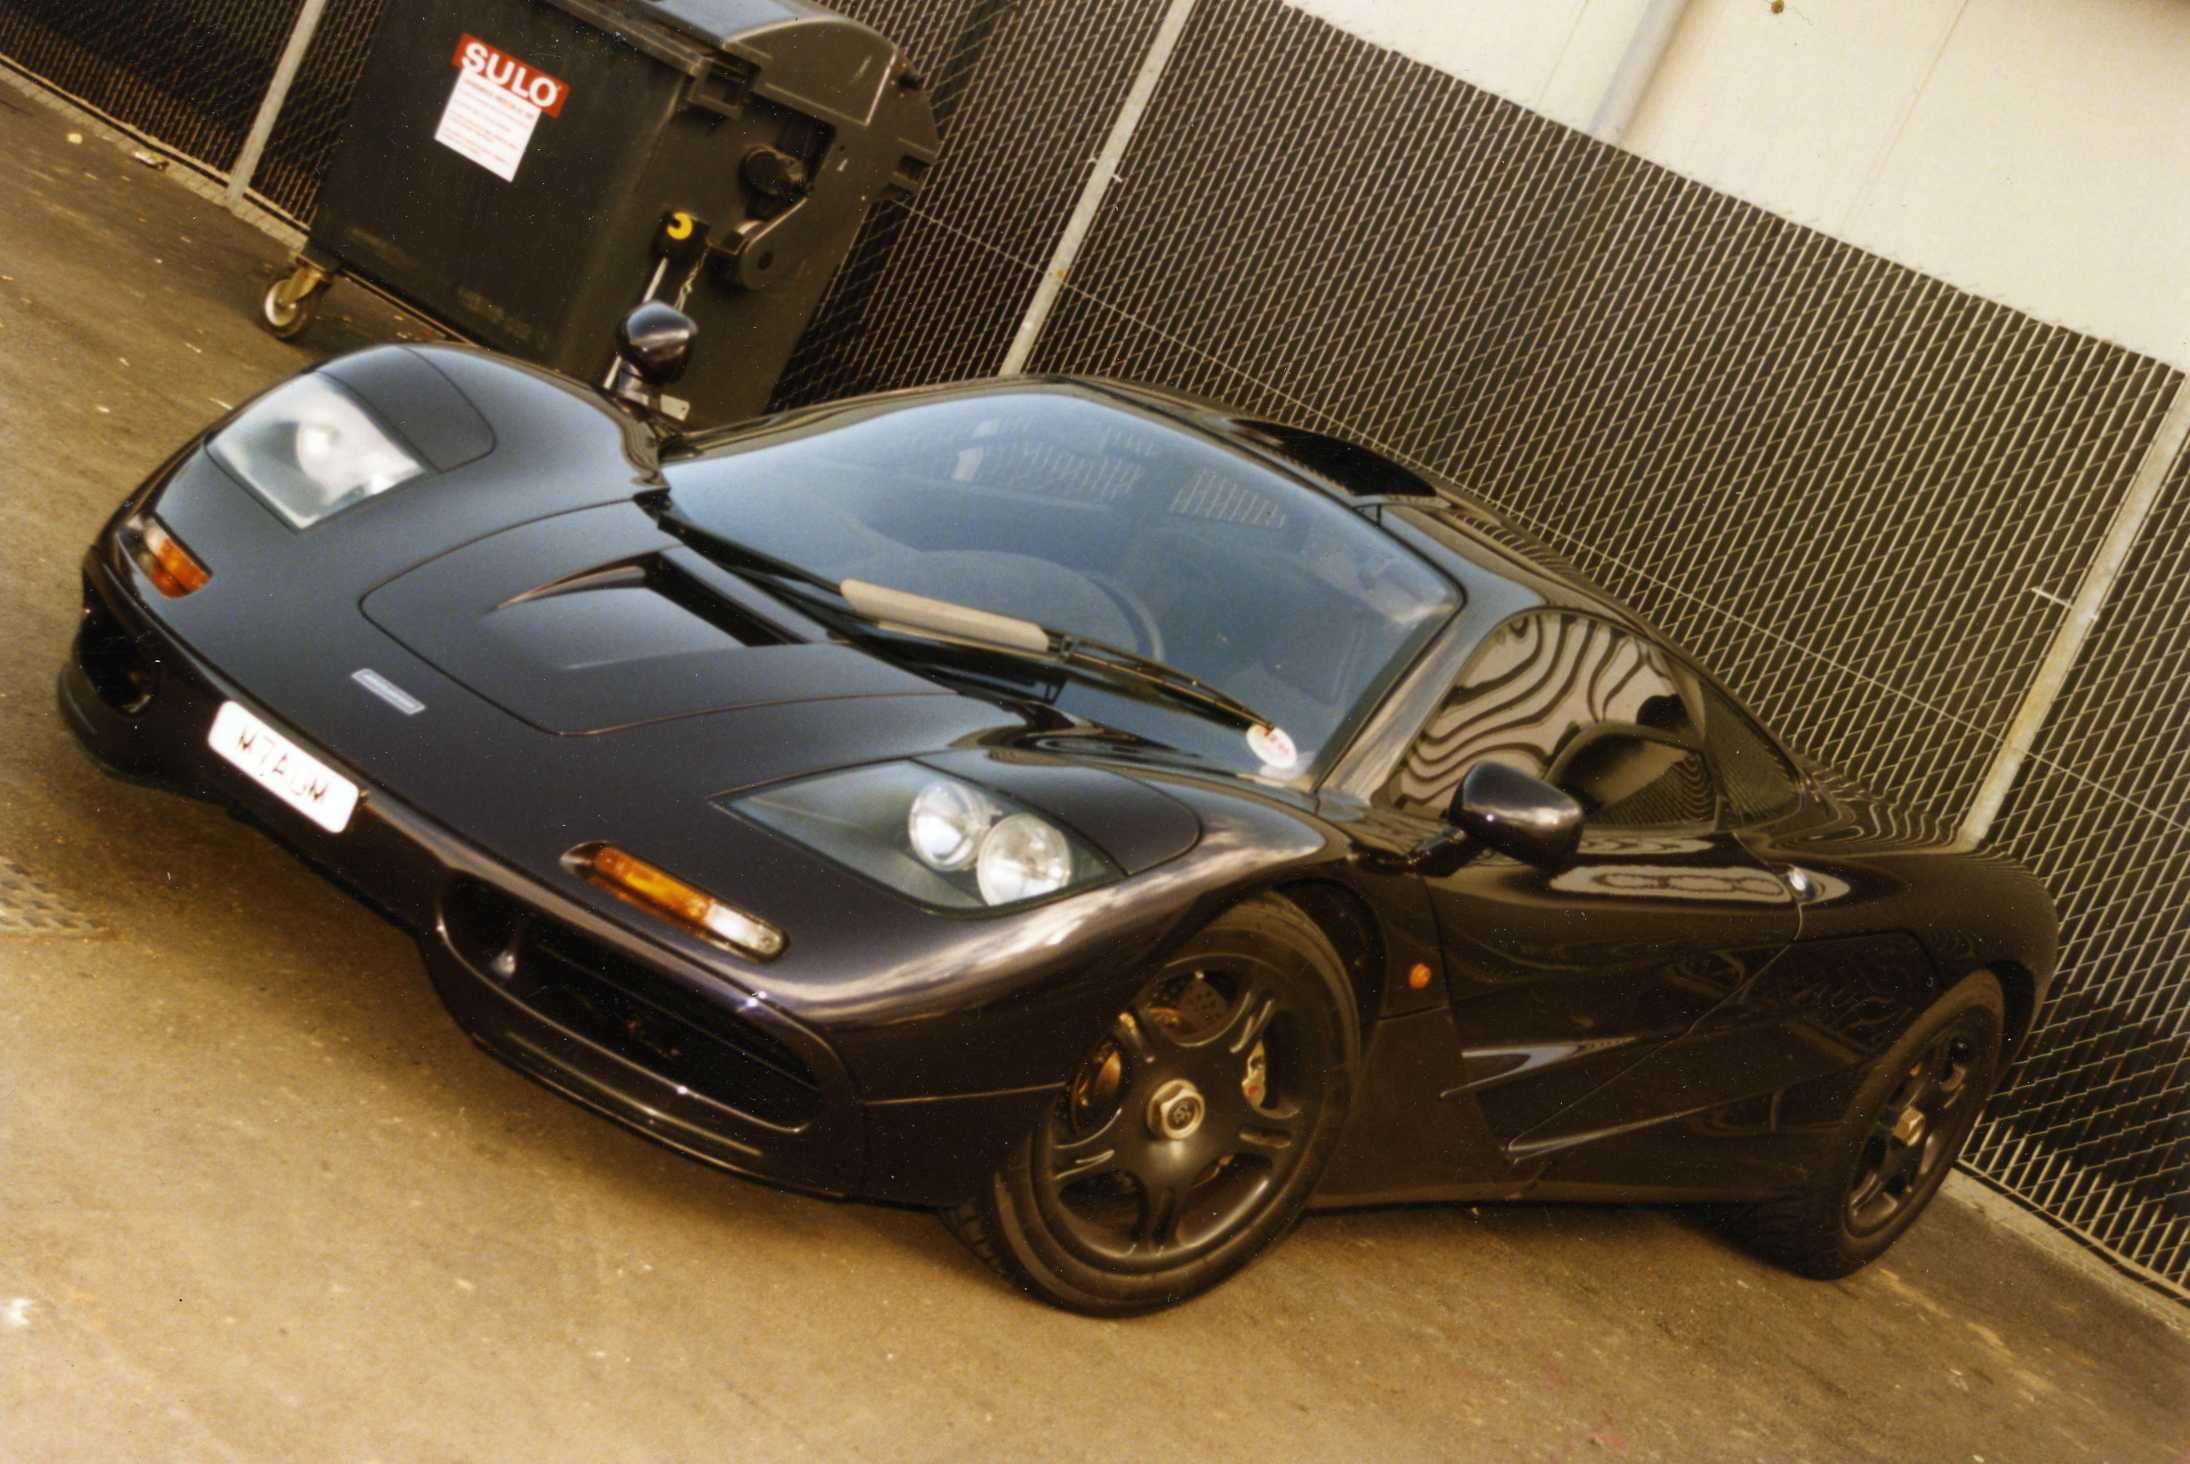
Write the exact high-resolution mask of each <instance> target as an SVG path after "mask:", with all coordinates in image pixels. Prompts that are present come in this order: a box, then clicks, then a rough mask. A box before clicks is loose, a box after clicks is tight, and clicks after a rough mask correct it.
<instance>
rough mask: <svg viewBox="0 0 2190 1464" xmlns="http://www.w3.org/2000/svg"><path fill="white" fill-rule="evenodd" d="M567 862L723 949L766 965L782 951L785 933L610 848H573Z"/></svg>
mask: <svg viewBox="0 0 2190 1464" xmlns="http://www.w3.org/2000/svg"><path fill="white" fill-rule="evenodd" d="M570 860H571V863H572V864H573V865H575V866H576V867H577V869H578V870H579V871H580V872H581V873H583V874H584V875H585V876H586V877H587V878H588V879H590V880H592V881H593V882H594V883H595V884H597V885H600V886H602V887H603V888H605V889H608V890H610V891H612V892H614V893H615V894H618V895H621V896H623V897H624V898H625V899H627V900H630V901H632V902H633V903H634V904H638V905H642V906H644V907H646V908H647V909H649V910H652V911H653V912H654V913H655V914H657V915H662V916H665V917H667V918H668V919H670V920H672V921H674V922H676V923H677V924H679V925H683V926H686V927H688V928H689V929H691V930H693V931H696V932H697V933H699V934H701V935H704V936H707V937H709V938H710V939H713V940H715V941H717V942H719V943H721V944H724V945H728V946H731V947H734V948H735V949H737V950H739V951H742V952H744V953H745V954H747V955H750V956H757V957H758V958H760V959H761V960H764V961H765V960H768V959H769V958H771V957H773V956H776V955H780V954H781V953H782V951H783V932H782V931H780V930H778V929H776V928H775V927H774V926H773V925H770V924H768V923H767V922H766V921H765V920H757V919H755V918H754V917H753V916H751V915H748V914H746V913H745V912H744V911H742V910H734V909H732V908H731V907H730V906H728V905H725V904H724V903H722V901H720V900H718V899H716V898H715V897H714V896H713V895H710V894H708V893H707V892H706V891H705V890H701V889H695V888H694V887H693V886H691V885H688V884H686V883H685V882H684V881H683V880H681V879H679V878H677V877H676V876H675V875H673V874H671V873H669V872H668V871H667V870H664V869H660V868H657V867H656V866H654V865H652V864H649V863H647V862H646V861H645V860H644V859H641V858H639V857H638V856H637V855H635V854H628V853H626V852H624V851H623V850H622V849H619V848H617V847H616V846H615V845H614V844H589V845H585V846H583V847H581V848H578V849H573V850H572V851H571V853H570Z"/></svg>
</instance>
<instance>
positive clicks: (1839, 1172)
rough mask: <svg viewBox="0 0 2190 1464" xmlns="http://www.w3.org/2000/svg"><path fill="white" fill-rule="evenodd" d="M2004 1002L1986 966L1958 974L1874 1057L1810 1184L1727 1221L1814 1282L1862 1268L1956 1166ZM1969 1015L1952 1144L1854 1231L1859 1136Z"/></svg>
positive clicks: (1986, 1077) (1985, 1085) (1997, 1040)
mask: <svg viewBox="0 0 2190 1464" xmlns="http://www.w3.org/2000/svg"><path fill="white" fill-rule="evenodd" d="M2006 1012H2007V1002H2006V1000H2005V998H2003V997H2002V995H2001V992H2000V983H1999V981H1998V979H1997V978H1995V977H1994V976H1993V975H1992V973H1990V972H1989V971H1978V972H1975V973H1974V974H1972V975H1969V976H1966V977H1964V978H1963V979H1962V980H1961V981H1960V982H1958V983H1957V984H1956V985H1955V987H1954V988H1953V989H1952V990H1951V991H1949V992H1947V993H1946V995H1944V996H1942V997H1940V998H1939V999H1938V1000H1937V1001H1935V1002H1933V1003H1932V1004H1931V1005H1930V1006H1929V1007H1927V1008H1925V1010H1924V1012H1923V1014H1922V1015H1921V1016H1919V1017H1918V1018H1917V1019H1916V1021H1914V1022H1913V1023H1911V1024H1910V1026H1909V1029H1908V1030H1907V1031H1906V1032H1904V1033H1902V1034H1901V1038H1900V1040H1899V1041H1897V1042H1896V1043H1894V1045H1893V1046H1892V1047H1891V1048H1890V1049H1888V1051H1887V1052H1886V1055H1885V1056H1883V1057H1881V1058H1879V1059H1878V1060H1877V1061H1876V1062H1874V1063H1872V1065H1871V1070H1870V1072H1869V1073H1868V1074H1867V1075H1866V1076H1865V1077H1864V1079H1863V1083H1862V1086H1861V1087H1859V1088H1858V1089H1857V1090H1856V1094H1855V1097H1854V1098H1853V1099H1852V1100H1851V1101H1850V1103H1849V1105H1848V1109H1847V1112H1846V1113H1845V1114H1843V1115H1842V1117H1841V1121H1840V1129H1839V1132H1838V1134H1837V1135H1836V1136H1835V1139H1834V1144H1833V1151H1832V1159H1831V1162H1830V1163H1829V1164H1828V1165H1827V1166H1826V1168H1825V1169H1824V1170H1823V1171H1822V1172H1820V1173H1819V1174H1818V1175H1817V1176H1816V1178H1815V1180H1814V1181H1813V1183H1812V1184H1811V1185H1810V1186H1809V1187H1807V1188H1805V1189H1802V1190H1798V1191H1797V1192H1795V1193H1794V1194H1791V1195H1787V1196H1784V1197H1782V1198H1780V1199H1775V1200H1766V1201H1763V1202H1761V1203H1759V1204H1756V1205H1752V1206H1750V1207H1749V1208H1748V1209H1746V1210H1742V1211H1737V1212H1735V1213H1734V1215H1733V1216H1732V1217H1731V1220H1730V1224H1731V1226H1732V1228H1733V1229H1734V1231H1735V1233H1736V1234H1738V1235H1740V1236H1741V1237H1742V1238H1743V1239H1744V1240H1746V1241H1747V1242H1748V1243H1749V1245H1750V1247H1751V1248H1752V1249H1754V1250H1756V1251H1757V1252H1758V1253H1759V1254H1761V1255H1763V1256H1765V1257H1767V1258H1768V1259H1771V1260H1774V1261H1777V1262H1778V1263H1779V1264H1781V1265H1783V1266H1785V1267H1787V1268H1788V1269H1789V1270H1791V1271H1795V1272H1797V1273H1799V1274H1801V1275H1804V1276H1809V1277H1813V1278H1815V1279H1817V1280H1820V1281H1831V1280H1837V1279H1838V1278H1840V1277H1842V1276H1850V1275H1853V1274H1854V1273H1856V1272H1857V1271H1860V1270H1862V1269H1863V1268H1864V1267H1865V1266H1867V1265H1869V1264H1870V1263H1871V1262H1872V1261H1875V1260H1877V1259H1878V1258H1879V1257H1880V1256H1882V1255H1884V1254H1885V1253H1886V1252H1887V1251H1888V1250H1889V1249H1891V1248H1892V1246H1893V1243H1894V1242H1895V1241H1897V1240H1899V1239H1900V1238H1901V1237H1902V1236H1903V1235H1904V1234H1906V1233H1907V1232H1908V1229H1909V1227H1910V1226H1911V1225H1914V1224H1915V1223H1916V1220H1917V1217H1918V1216H1920V1215H1922V1214H1923V1212H1924V1210H1925V1208H1926V1207H1927V1206H1928V1205H1930V1203H1931V1200H1932V1196H1934V1195H1936V1194H1937V1193H1938V1192H1939V1186H1940V1185H1941V1183H1943V1182H1944V1181H1945V1179H1946V1177H1947V1174H1948V1173H1949V1171H1951V1170H1952V1169H1953V1168H1954V1161H1955V1159H1956V1158H1957V1157H1958V1156H1959V1155H1960V1154H1961V1151H1962V1146H1963V1145H1964V1144H1965V1143H1967V1142H1968V1140H1969V1134H1970V1130H1971V1129H1972V1128H1974V1127H1975V1126H1976V1122H1977V1115H1978V1114H1979V1113H1980V1112H1982V1111H1983V1109H1984V1105H1985V1102H1986V1100H1987V1099H1989V1098H1990V1097H1991V1096H1992V1089H1993V1086H1994V1085H1995V1084H1997V1083H1998V1082H1999V1080H2000V1056H2001V1054H2000V1047H2001V1040H2002V1034H2003V1033H2004V1031H2005V1029H2006V1024H2007V1022H2006ZM1970 1014H1975V1015H1976V1019H1977V1026H1978V1028H1979V1031H1980V1033H1981V1034H1982V1035H1981V1037H1980V1048H1981V1051H1982V1053H1983V1058H1984V1060H1983V1063H1982V1065H1981V1066H1980V1067H1979V1068H1978V1069H1977V1070H1975V1071H1974V1072H1973V1073H1972V1074H1971V1078H1970V1081H1971V1082H1972V1083H1973V1084H1975V1085H1977V1086H1976V1093H1977V1101H1976V1102H1975V1103H1974V1104H1972V1105H1971V1106H1970V1110H1969V1113H1968V1115H1967V1116H1966V1118H1965V1119H1963V1120H1962V1121H1961V1123H1960V1125H1959V1126H1960V1128H1961V1132H1960V1133H1959V1134H1957V1135H1955V1137H1954V1142H1953V1148H1952V1150H1951V1151H1950V1152H1949V1153H1948V1154H1947V1156H1946V1158H1945V1159H1944V1160H1942V1161H1941V1163H1940V1164H1939V1167H1938V1168H1937V1169H1936V1170H1934V1171H1933V1172H1932V1174H1931V1175H1930V1176H1929V1177H1928V1178H1927V1179H1925V1180H1924V1181H1923V1184H1922V1186H1921V1188H1920V1189H1919V1190H1918V1192H1917V1193H1916V1194H1915V1195H1914V1196H1913V1197H1912V1198H1911V1199H1910V1200H1909V1201H1906V1202H1904V1203H1903V1205H1902V1208H1901V1211H1900V1213H1899V1214H1897V1215H1895V1216H1894V1218H1893V1219H1892V1220H1890V1221H1888V1222H1887V1223H1886V1224H1885V1225H1884V1226H1882V1227H1880V1228H1879V1229H1878V1230H1875V1231H1873V1232H1871V1233H1870V1234H1868V1235H1861V1236H1858V1235H1854V1234H1852V1233H1850V1231H1849V1230H1848V1228H1847V1208H1846V1204H1845V1201H1846V1199H1847V1195H1848V1189H1849V1186H1850V1185H1852V1184H1853V1183H1854V1181H1855V1176H1856V1166H1857V1165H1858V1164H1859V1163H1860V1162H1861V1159H1862V1154H1863V1141H1864V1138H1865V1136H1866V1135H1867V1134H1868V1133H1869V1131H1870V1127H1871V1124H1872V1122H1873V1120H1874V1119H1875V1118H1876V1117H1877V1115H1878V1113H1879V1112H1880V1110H1881V1109H1883V1108H1884V1106H1885V1105H1886V1103H1887V1101H1888V1100H1889V1099H1890V1098H1891V1097H1892V1096H1893V1092H1894V1089H1895V1087H1896V1086H1897V1085H1898V1081H1899V1079H1900V1076H1901V1074H1902V1073H1903V1072H1904V1071H1905V1070H1906V1069H1907V1067H1908V1065H1909V1063H1910V1062H1912V1061H1913V1060H1914V1059H1915V1057H1916V1054H1917V1053H1919V1052H1921V1051H1922V1050H1923V1049H1924V1048H1925V1047H1926V1046H1927V1045H1928V1044H1929V1043H1930V1042H1931V1040H1932V1039H1933V1038H1934V1037H1936V1036H1938V1035H1939V1033H1940V1032H1941V1031H1943V1030H1945V1029H1946V1028H1947V1027H1948V1026H1950V1025H1952V1024H1953V1023H1955V1022H1956V1021H1959V1020H1961V1019H1962V1018H1963V1017H1965V1016H1968V1015H1970Z"/></svg>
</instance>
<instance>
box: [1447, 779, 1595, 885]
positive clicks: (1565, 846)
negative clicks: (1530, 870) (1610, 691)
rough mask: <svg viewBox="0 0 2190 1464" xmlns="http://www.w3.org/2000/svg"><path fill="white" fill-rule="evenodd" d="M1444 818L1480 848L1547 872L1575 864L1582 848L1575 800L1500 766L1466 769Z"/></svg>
mask: <svg viewBox="0 0 2190 1464" xmlns="http://www.w3.org/2000/svg"><path fill="white" fill-rule="evenodd" d="M1445 819H1446V821H1447V822H1448V823H1450V824H1451V825H1452V826H1453V827H1454V828H1456V829H1458V830H1459V831H1460V832H1461V833H1463V834H1465V835H1467V836H1468V837H1469V838H1470V839H1473V840H1474V841H1475V842H1476V843H1478V844H1481V845H1482V846H1483V847H1485V848H1487V849H1495V850H1497V851H1498V852H1499V853H1500V854H1503V855H1506V856H1507V857H1508V858H1511V859H1518V860H1520V861H1521V862H1522V863H1523V864H1533V865H1534V866H1536V867H1537V868H1538V869H1541V870H1542V871H1544V873H1546V874H1557V873H1558V872H1559V871H1560V870H1562V869H1565V868H1567V867H1568V866H1569V865H1571V864H1573V863H1574V856H1575V855H1576V854H1577V853H1578V852H1579V851H1580V849H1581V844H1582V805H1581V804H1580V803H1579V802H1578V801H1576V799H1575V798H1574V796H1573V795H1572V794H1571V793H1566V792H1562V791H1561V790H1559V789H1557V788H1554V787H1552V786H1551V784H1549V783H1547V782H1545V781H1544V780H1543V779H1542V778H1532V777H1530V776H1529V775H1528V774H1527V773H1524V772H1522V771H1521V770H1520V769H1518V768H1510V767H1507V766H1506V765H1505V764H1504V763H1498V762H1479V763H1477V764H1476V765H1475V766H1474V767H1472V768H1470V769H1468V775H1467V776H1466V777H1465V778H1463V779H1461V780H1460V789H1459V791H1458V792H1456V793H1454V794H1453V795H1452V806H1451V807H1450V808H1449V809H1447V810H1446V813H1445Z"/></svg>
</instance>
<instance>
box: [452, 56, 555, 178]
mask: <svg viewBox="0 0 2190 1464" xmlns="http://www.w3.org/2000/svg"><path fill="white" fill-rule="evenodd" d="M452 60H453V62H454V64H455V66H456V89H455V90H454V91H452V92H450V93H449V103H448V105H447V106H446V107H445V108H443V109H442V112H441V125H440V126H439V127H437V128H435V129H434V134H433V140H434V141H435V142H438V143H440V144H441V145H442V146H443V147H445V148H448V149H450V150H451V151H454V152H457V153H461V154H462V155H463V156H465V157H467V158H470V159H471V160H472V161H473V162H475V163H477V164H478V165H479V166H480V167H482V168H485V169H486V170H487V171H488V172H490V173H492V174H494V175H495V176H496V177H498V178H501V179H503V180H504V181H506V182H511V183H514V182H516V181H517V169H518V167H519V165H521V164H522V163H523V162H524V160H525V150H526V149H527V148H529V147H530V146H531V145H532V134H533V129H534V128H536V127H538V126H539V125H540V119H541V118H542V117H554V116H558V115H560V114H561V112H562V110H563V103H564V102H565V101H567V100H569V98H570V83H569V82H566V81H564V80H562V79H561V78H559V77H554V76H550V75H548V74H547V73H546V72H545V71H540V70H538V69H536V68H534V67H531V66H528V65H526V64H525V63H524V62H522V61H520V60H518V59H517V58H516V57H515V56H512V55H510V54H509V52H507V51H504V50H502V49H501V48H500V47H498V46H493V45H489V44H488V43H487V42H485V41H482V40H480V39H479V37H477V36H474V35H465V36H463V37H461V38H460V39H459V40H458V41H457V43H456V55H455V56H454V57H453V58H452Z"/></svg>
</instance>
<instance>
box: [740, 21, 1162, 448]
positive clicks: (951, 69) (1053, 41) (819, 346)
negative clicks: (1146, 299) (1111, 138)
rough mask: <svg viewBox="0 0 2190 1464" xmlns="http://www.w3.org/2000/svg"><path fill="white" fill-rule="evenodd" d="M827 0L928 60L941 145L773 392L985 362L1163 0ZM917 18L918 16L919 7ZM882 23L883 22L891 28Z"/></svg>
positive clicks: (957, 372) (953, 372) (921, 378)
mask: <svg viewBox="0 0 2190 1464" xmlns="http://www.w3.org/2000/svg"><path fill="white" fill-rule="evenodd" d="M837 8H839V9H841V10H843V11H844V13H846V14H847V15H850V16H852V17H854V18H855V19H859V20H863V21H866V22H867V23H868V24H871V25H873V26H875V27H876V28H877V29H879V30H881V31H883V32H884V33H885V34H888V35H892V36H894V37H895V38H896V39H897V41H898V42H899V44H900V45H902V46H904V47H905V48H906V49H907V50H908V51H909V52H910V53H911V54H912V55H913V56H914V58H915V59H916V60H921V59H923V58H924V52H923V46H928V45H934V44H935V43H934V42H932V41H922V40H916V39H915V36H916V34H917V32H916V30H915V25H916V24H918V23H924V24H926V25H929V26H931V27H932V29H930V30H929V31H928V32H927V34H928V35H932V36H936V37H939V38H940V37H947V38H948V39H949V42H950V49H948V50H947V51H929V52H926V53H925V54H926V55H935V54H943V55H945V56H946V57H947V58H948V59H946V60H945V61H944V62H942V63H935V62H930V63H928V64H929V65H930V66H931V68H932V70H931V74H932V77H933V82H932V84H933V85H934V87H935V89H936V96H937V101H938V104H939V105H942V104H946V103H947V104H948V115H947V116H946V117H945V119H944V125H945V132H944V144H943V156H942V160H941V162H940V163H939V164H938V166H937V168H936V171H935V174H934V176H933V177H932V178H930V180H929V181H928V184H927V186H926V188H925V190H924V191H923V192H922V193H921V195H920V197H919V198H918V200H917V201H916V202H915V203H914V204H913V205H912V207H911V208H910V209H909V210H908V209H907V208H906V207H905V206H904V205H903V204H902V203H893V202H884V203H881V204H878V205H877V207H876V211H875V214H874V216H873V217H872V218H871V219H870V220H869V222H868V226H867V228H866V230H865V231H864V232H863V234H862V236H861V238H860V240H859V241H858V243H857V244H855V246H854V248H853V250H852V253H851V256H850V259H849V261H848V263H847V264H846V265H845V267H844V268H843V269H842V270H841V271H840V272H839V275H838V279H837V282H836V284H835V285H833V286H832V288H831V292H830V297H829V298H828V299H826V300H824V302H823V304H822V307H821V310H820V311H819V312H818V313H817V316H816V321H815V325H814V326H813V327H812V328H811V329H810V330H809V331H808V334H807V338H806V340H805V341H804V342H802V344H801V347H800V350H799V353H798V355H797V356H796V357H795V358H794V360H793V362H792V364H791V367H790V368H789V369H788V370H787V371H786V372H785V374H784V377H783V380H782V381H781V383H780V384H779V385H778V387H777V394H776V402H777V405H782V406H788V405H794V404H797V403H802V402H809V401H823V400H827V399H829V398H830V397H834V396H842V395H846V394H849V393H853V392H859V391H874V390H880V389H884V388H888V387H896V386H910V385H916V384H918V383H921V382H929V381H949V380H954V379H957V378H961V377H968V376H986V375H988V374H990V373H992V372H994V371H995V370H996V368H997V367H998V366H999V365H1001V364H1002V362H1003V358H1004V352H1005V351H1006V350H1007V349H1008V348H1009V347H1010V345H1011V337H1012V334H1013V332H1014V331H1015V330H1017V328H1018V325H1019V319H1020V317H1021V316H1022V315H1023V314H1024V313H1025V310H1026V306H1027V303H1028V301H1029V300H1030V299H1031V298H1032V297H1033V294H1034V288H1035V282H1036V279H1037V277H1038V271H1039V269H1040V268H1041V266H1042V264H1043V263H1044V262H1046V261H1047V259H1048V257H1049V252H1050V250H1051V249H1052V248H1053V247H1054V246H1055V243H1056V239H1057V236H1058V234H1059V233H1060V232H1061V231H1062V230H1063V228H1064V223H1065V220H1066V218H1067V217H1068V216H1069V215H1070V214H1071V212H1072V207H1073V204H1074V203H1075V202H1076V201H1077V199H1078V197H1079V192H1080V188H1081V185H1082V184H1083V183H1084V182H1085V180H1086V172H1087V166H1088V163H1089V160H1090V159H1091V158H1093V156H1094V155H1095V153H1096V151H1097V150H1098V149H1099V148H1100V147H1101V145H1102V139H1103V137H1104V135H1105V134H1106V133H1107V132H1108V131H1109V128H1110V124H1111V120H1112V118H1113V117H1114V116H1115V115H1116V112H1117V109H1118V105H1119V103H1120V101H1121V100H1122V99H1123V97H1124V95H1125V92H1126V89H1127V88H1128V87H1129V86H1130V85H1131V83H1132V77H1133V73H1134V71H1135V70H1136V69H1137V68H1138V67H1139V65H1140V62H1141V58H1142V56H1143V55H1144V54H1145V52H1146V50H1147V47H1148V43H1149V40H1150V38H1151V36H1152V35H1153V34H1154V31H1155V26H1156V22H1157V20H1158V19H1159V18H1160V15H1161V11H1162V3H1161V0H1020V3H1018V4H1015V5H1011V6H1008V7H1001V8H999V7H995V6H984V4H983V3H982V0H964V3H961V4H959V5H956V6H942V7H937V6H932V5H920V4H917V3H915V0H850V3H847V4H843V5H840V6H838V7H837ZM922 17H926V19H925V21H923V20H922ZM893 27H894V29H893Z"/></svg>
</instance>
